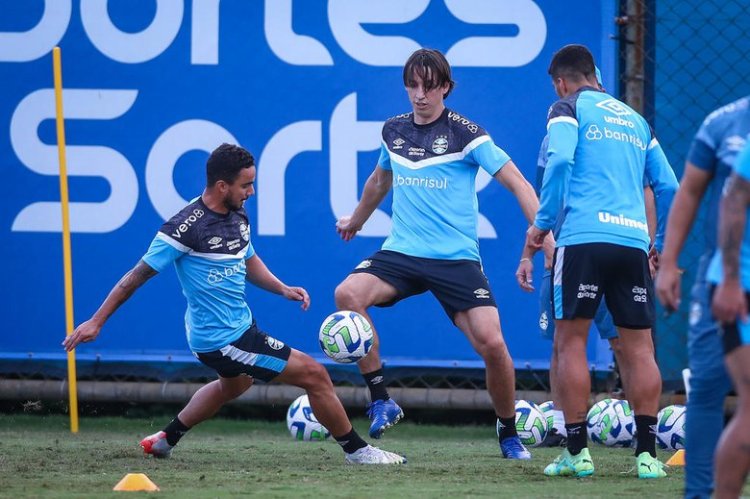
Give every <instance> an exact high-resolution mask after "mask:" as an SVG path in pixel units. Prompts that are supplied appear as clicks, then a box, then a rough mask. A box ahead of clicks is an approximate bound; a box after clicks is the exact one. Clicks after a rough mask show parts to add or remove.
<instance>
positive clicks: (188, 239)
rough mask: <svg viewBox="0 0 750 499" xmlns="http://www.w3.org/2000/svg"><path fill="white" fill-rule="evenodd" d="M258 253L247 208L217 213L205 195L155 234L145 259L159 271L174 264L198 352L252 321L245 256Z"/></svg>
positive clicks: (225, 339)
mask: <svg viewBox="0 0 750 499" xmlns="http://www.w3.org/2000/svg"><path fill="white" fill-rule="evenodd" d="M254 254H255V250H254V249H253V246H252V244H251V243H250V224H249V222H248V218H247V213H246V212H245V209H244V208H242V209H240V210H237V211H230V212H229V213H227V214H221V213H216V212H214V211H211V210H209V209H208V208H207V207H206V205H205V203H203V200H202V199H201V198H200V197H199V198H197V199H195V200H193V201H192V202H191V203H190V204H188V205H187V206H186V207H184V208H183V209H182V210H180V212H179V213H177V215H175V216H173V217H172V218H171V219H169V220H168V221H167V222H165V223H164V225H162V226H161V229H159V232H158V233H157V234H156V237H154V239H153V241H152V242H151V246H150V247H149V249H148V251H147V252H146V254H145V255H144V256H143V261H144V262H146V264H148V265H149V266H150V267H152V268H153V269H154V270H156V271H157V272H162V271H164V270H165V269H166V268H167V267H168V266H169V265H170V264H172V263H173V264H174V267H175V270H176V271H177V277H178V278H179V280H180V285H181V286H182V293H183V294H184V295H185V298H186V299H187V311H186V312H185V331H186V333H187V341H188V345H190V349H191V350H192V351H193V352H198V353H204V352H211V351H213V350H218V349H220V348H222V347H224V346H226V345H228V344H229V343H231V342H233V341H235V340H237V339H238V338H239V337H240V336H242V334H243V333H244V332H245V331H246V330H247V329H248V328H249V327H250V326H251V325H252V322H253V314H252V312H250V307H248V306H247V303H246V302H245V275H246V269H245V260H246V259H248V258H250V257H252V256H253V255H254Z"/></svg>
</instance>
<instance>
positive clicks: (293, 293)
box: [281, 286, 310, 310]
mask: <svg viewBox="0 0 750 499" xmlns="http://www.w3.org/2000/svg"><path fill="white" fill-rule="evenodd" d="M281 295H282V296H283V297H284V298H286V299H287V300H292V301H301V302H302V305H301V307H302V310H307V309H308V308H310V295H308V294H307V291H306V290H305V288H301V287H299V286H284V290H283V291H282V292H281Z"/></svg>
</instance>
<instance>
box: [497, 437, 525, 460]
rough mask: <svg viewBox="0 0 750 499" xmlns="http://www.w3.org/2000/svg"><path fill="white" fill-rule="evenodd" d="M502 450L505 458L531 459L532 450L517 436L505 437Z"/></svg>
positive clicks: (501, 444)
mask: <svg viewBox="0 0 750 499" xmlns="http://www.w3.org/2000/svg"><path fill="white" fill-rule="evenodd" d="M500 452H502V453H503V457H504V458H505V459H531V452H529V451H528V450H527V449H526V447H524V446H523V444H522V443H521V439H520V438H518V437H517V436H515V437H508V438H504V439H503V440H502V441H501V442H500Z"/></svg>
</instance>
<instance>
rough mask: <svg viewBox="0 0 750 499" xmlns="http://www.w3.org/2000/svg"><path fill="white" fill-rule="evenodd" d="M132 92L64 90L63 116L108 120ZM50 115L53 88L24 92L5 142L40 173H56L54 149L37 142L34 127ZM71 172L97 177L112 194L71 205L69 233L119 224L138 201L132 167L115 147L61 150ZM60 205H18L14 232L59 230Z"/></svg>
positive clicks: (120, 110) (126, 104)
mask: <svg viewBox="0 0 750 499" xmlns="http://www.w3.org/2000/svg"><path fill="white" fill-rule="evenodd" d="M137 95H138V92H137V91H136V90H105V89H88V90H77V89H76V90H74V89H68V90H64V91H63V101H64V108H65V118H66V119H68V120H76V119H89V120H111V119H114V118H118V117H120V116H122V115H123V114H125V112H127V111H128V109H130V107H131V106H132V105H133V103H134V102H135V99H136V97H137ZM54 118H55V97H54V91H53V90H52V89H42V90H37V91H35V92H32V93H30V94H29V95H27V96H26V97H25V98H24V99H23V100H22V101H21V102H20V103H19V104H18V106H17V107H16V109H15V111H14V112H13V116H12V117H11V120H10V142H11V146H12V147H13V151H14V152H15V153H16V156H18V159H19V160H20V161H21V162H22V163H23V164H24V165H26V167H27V168H29V169H30V170H32V171H34V172H36V173H38V174H40V175H59V171H58V161H57V147H56V146H53V145H47V144H44V143H42V142H41V140H39V135H38V132H37V131H38V128H39V125H40V124H41V123H42V122H43V121H44V120H51V119H54ZM66 154H67V160H68V174H69V175H70V176H82V177H100V178H103V179H105V180H106V181H107V183H108V184H109V186H110V189H111V192H110V194H109V197H108V198H107V199H106V200H105V201H102V202H97V203H91V202H85V203H84V202H75V201H71V203H70V229H71V231H73V232H90V233H103V232H112V231H114V230H117V229H119V228H120V227H122V226H123V225H124V224H125V222H127V221H128V220H129V219H130V216H131V215H132V214H133V211H134V210H135V206H136V203H137V202H138V178H137V177H136V175H135V171H134V170H133V167H132V165H131V164H130V163H129V162H128V160H127V159H126V158H125V156H123V155H122V154H120V153H119V152H118V151H116V150H114V149H111V148H109V147H104V146H101V145H96V146H95V145H91V146H75V145H69V146H68V147H67V148H66ZM60 212H61V211H60V203H59V202H56V201H55V202H51V201H41V202H36V203H31V204H30V205H28V206H26V207H25V208H23V209H22V210H21V211H20V212H19V213H18V215H16V218H15V220H14V221H13V226H12V228H11V230H13V231H17V232H60V231H61V230H62V221H61V217H60Z"/></svg>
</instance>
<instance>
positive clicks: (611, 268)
mask: <svg viewBox="0 0 750 499" xmlns="http://www.w3.org/2000/svg"><path fill="white" fill-rule="evenodd" d="M553 269H554V273H553V284H552V302H553V305H554V307H555V318H556V319H577V318H584V319H593V318H594V316H595V314H596V311H597V309H598V308H599V304H600V303H601V301H602V297H604V300H605V302H606V304H607V308H608V309H609V312H610V313H611V314H612V319H613V321H614V323H615V326H618V327H623V328H628V329H649V328H651V327H652V326H653V324H654V315H655V312H654V303H653V296H654V292H653V282H652V280H651V273H650V271H649V267H648V255H647V254H646V252H645V251H643V250H641V249H638V248H631V247H628V246H621V245H619V244H610V243H587V244H576V245H571V246H562V247H559V248H556V249H555V257H554V260H553Z"/></svg>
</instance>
